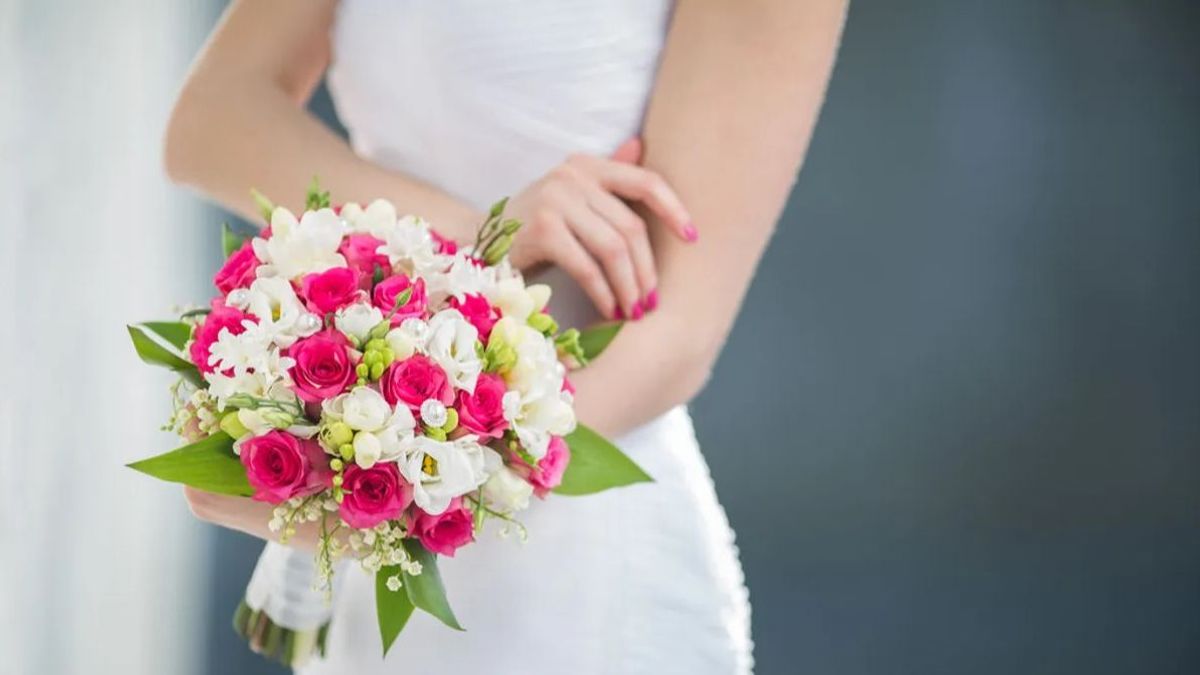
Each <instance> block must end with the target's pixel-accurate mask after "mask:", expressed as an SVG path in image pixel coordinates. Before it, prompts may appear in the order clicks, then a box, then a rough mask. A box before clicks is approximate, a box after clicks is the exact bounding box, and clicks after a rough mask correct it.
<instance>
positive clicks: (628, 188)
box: [594, 158, 699, 242]
mask: <svg viewBox="0 0 1200 675" xmlns="http://www.w3.org/2000/svg"><path fill="white" fill-rule="evenodd" d="M594 161H596V162H599V164H598V165H597V166H596V170H597V174H598V176H597V177H598V180H599V182H600V186H601V187H603V188H605V189H606V190H608V191H610V192H614V193H616V194H618V195H620V196H622V197H624V198H626V199H632V200H636V201H639V202H642V203H643V204H645V205H646V207H647V208H649V209H650V211H651V212H653V213H654V215H656V216H658V218H659V219H660V220H662V221H663V223H664V224H665V225H666V226H667V227H669V228H671V230H672V231H673V232H674V233H675V234H676V236H678V237H679V238H680V239H682V240H684V241H688V242H692V241H696V239H697V238H698V234H699V233H698V232H697V231H696V227H695V226H694V225H693V224H692V218H691V216H690V215H689V214H688V212H687V209H686V208H684V206H683V202H682V201H680V199H679V196H678V195H676V194H675V191H674V190H673V189H671V186H670V185H667V181H665V180H663V178H662V176H659V175H658V174H657V173H654V172H653V171H650V170H648V169H643V168H642V167H640V166H633V165H631V164H623V163H621V162H615V161H612V160H606V159H598V158H597V159H595V160H594Z"/></svg>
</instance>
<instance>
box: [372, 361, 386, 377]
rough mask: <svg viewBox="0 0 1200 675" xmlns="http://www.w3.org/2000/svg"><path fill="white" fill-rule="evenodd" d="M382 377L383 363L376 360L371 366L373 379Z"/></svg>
mask: <svg viewBox="0 0 1200 675" xmlns="http://www.w3.org/2000/svg"><path fill="white" fill-rule="evenodd" d="M381 377H383V364H382V363H379V362H376V363H375V364H374V365H372V366H371V379H372V380H378V379H379V378H381Z"/></svg>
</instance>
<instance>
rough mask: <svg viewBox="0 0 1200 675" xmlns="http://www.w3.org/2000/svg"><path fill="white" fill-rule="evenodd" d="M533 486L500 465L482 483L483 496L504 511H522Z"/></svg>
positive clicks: (527, 505)
mask: <svg viewBox="0 0 1200 675" xmlns="http://www.w3.org/2000/svg"><path fill="white" fill-rule="evenodd" d="M532 494H533V486H532V485H530V484H529V482H528V481H526V480H525V479H524V478H521V476H520V475H518V474H517V473H516V472H515V471H513V470H512V469H510V468H508V467H506V466H502V467H500V469H499V470H497V471H496V473H493V474H492V475H491V477H489V478H488V480H487V482H486V483H484V484H483V498H484V499H486V500H487V501H488V503H489V504H491V505H492V507H493V508H495V509H497V510H499V511H501V512H504V513H511V512H513V511H524V510H525V509H526V508H528V507H529V497H530V495H532Z"/></svg>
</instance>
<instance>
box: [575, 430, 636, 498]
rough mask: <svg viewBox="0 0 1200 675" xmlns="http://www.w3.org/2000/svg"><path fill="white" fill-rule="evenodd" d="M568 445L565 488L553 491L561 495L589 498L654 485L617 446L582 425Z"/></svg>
mask: <svg viewBox="0 0 1200 675" xmlns="http://www.w3.org/2000/svg"><path fill="white" fill-rule="evenodd" d="M566 441H567V446H568V447H570V448H571V461H570V462H568V463H567V471H566V473H564V474H563V479H562V484H561V485H559V486H558V487H556V488H554V492H556V493H558V494H561V495H590V494H592V493H595V492H600V491H602V490H607V489H609V488H615V487H621V486H623V485H632V484H634V483H650V482H653V481H654V479H653V478H651V477H650V475H649V474H647V473H646V472H645V471H643V470H642V467H640V466H638V465H637V464H636V463H634V461H633V460H632V459H629V457H628V456H627V455H626V454H625V453H623V452H621V450H620V449H619V448H617V446H615V445H613V444H612V443H610V442H608V441H607V440H605V438H604V437H603V436H601V435H600V434H598V433H596V432H595V431H592V430H591V429H589V428H587V427H585V426H583V425H582V424H580V425H578V426H576V427H575V431H572V432H571V433H570V434H568V435H567V437H566Z"/></svg>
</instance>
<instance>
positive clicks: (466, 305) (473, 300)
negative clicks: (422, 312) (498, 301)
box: [450, 293, 500, 342]
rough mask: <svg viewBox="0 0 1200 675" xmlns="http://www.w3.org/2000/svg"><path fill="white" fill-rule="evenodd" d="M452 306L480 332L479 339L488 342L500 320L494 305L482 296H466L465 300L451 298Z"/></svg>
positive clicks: (464, 296)
mask: <svg viewBox="0 0 1200 675" xmlns="http://www.w3.org/2000/svg"><path fill="white" fill-rule="evenodd" d="M450 306H451V307H453V308H454V309H457V310H458V311H459V313H461V314H462V315H463V318H464V319H466V320H467V321H468V322H469V323H470V324H471V325H472V326H475V329H476V330H478V331H479V338H480V339H481V340H483V341H484V342H487V339H488V336H489V335H491V334H492V326H495V325H496V322H497V321H499V320H500V314H499V312H497V311H496V308H495V307H492V303H490V302H488V301H487V298H485V297H483V296H482V295H474V294H470V293H468V294H465V295H463V299H462V300H459V299H458V298H455V297H451V298H450Z"/></svg>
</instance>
